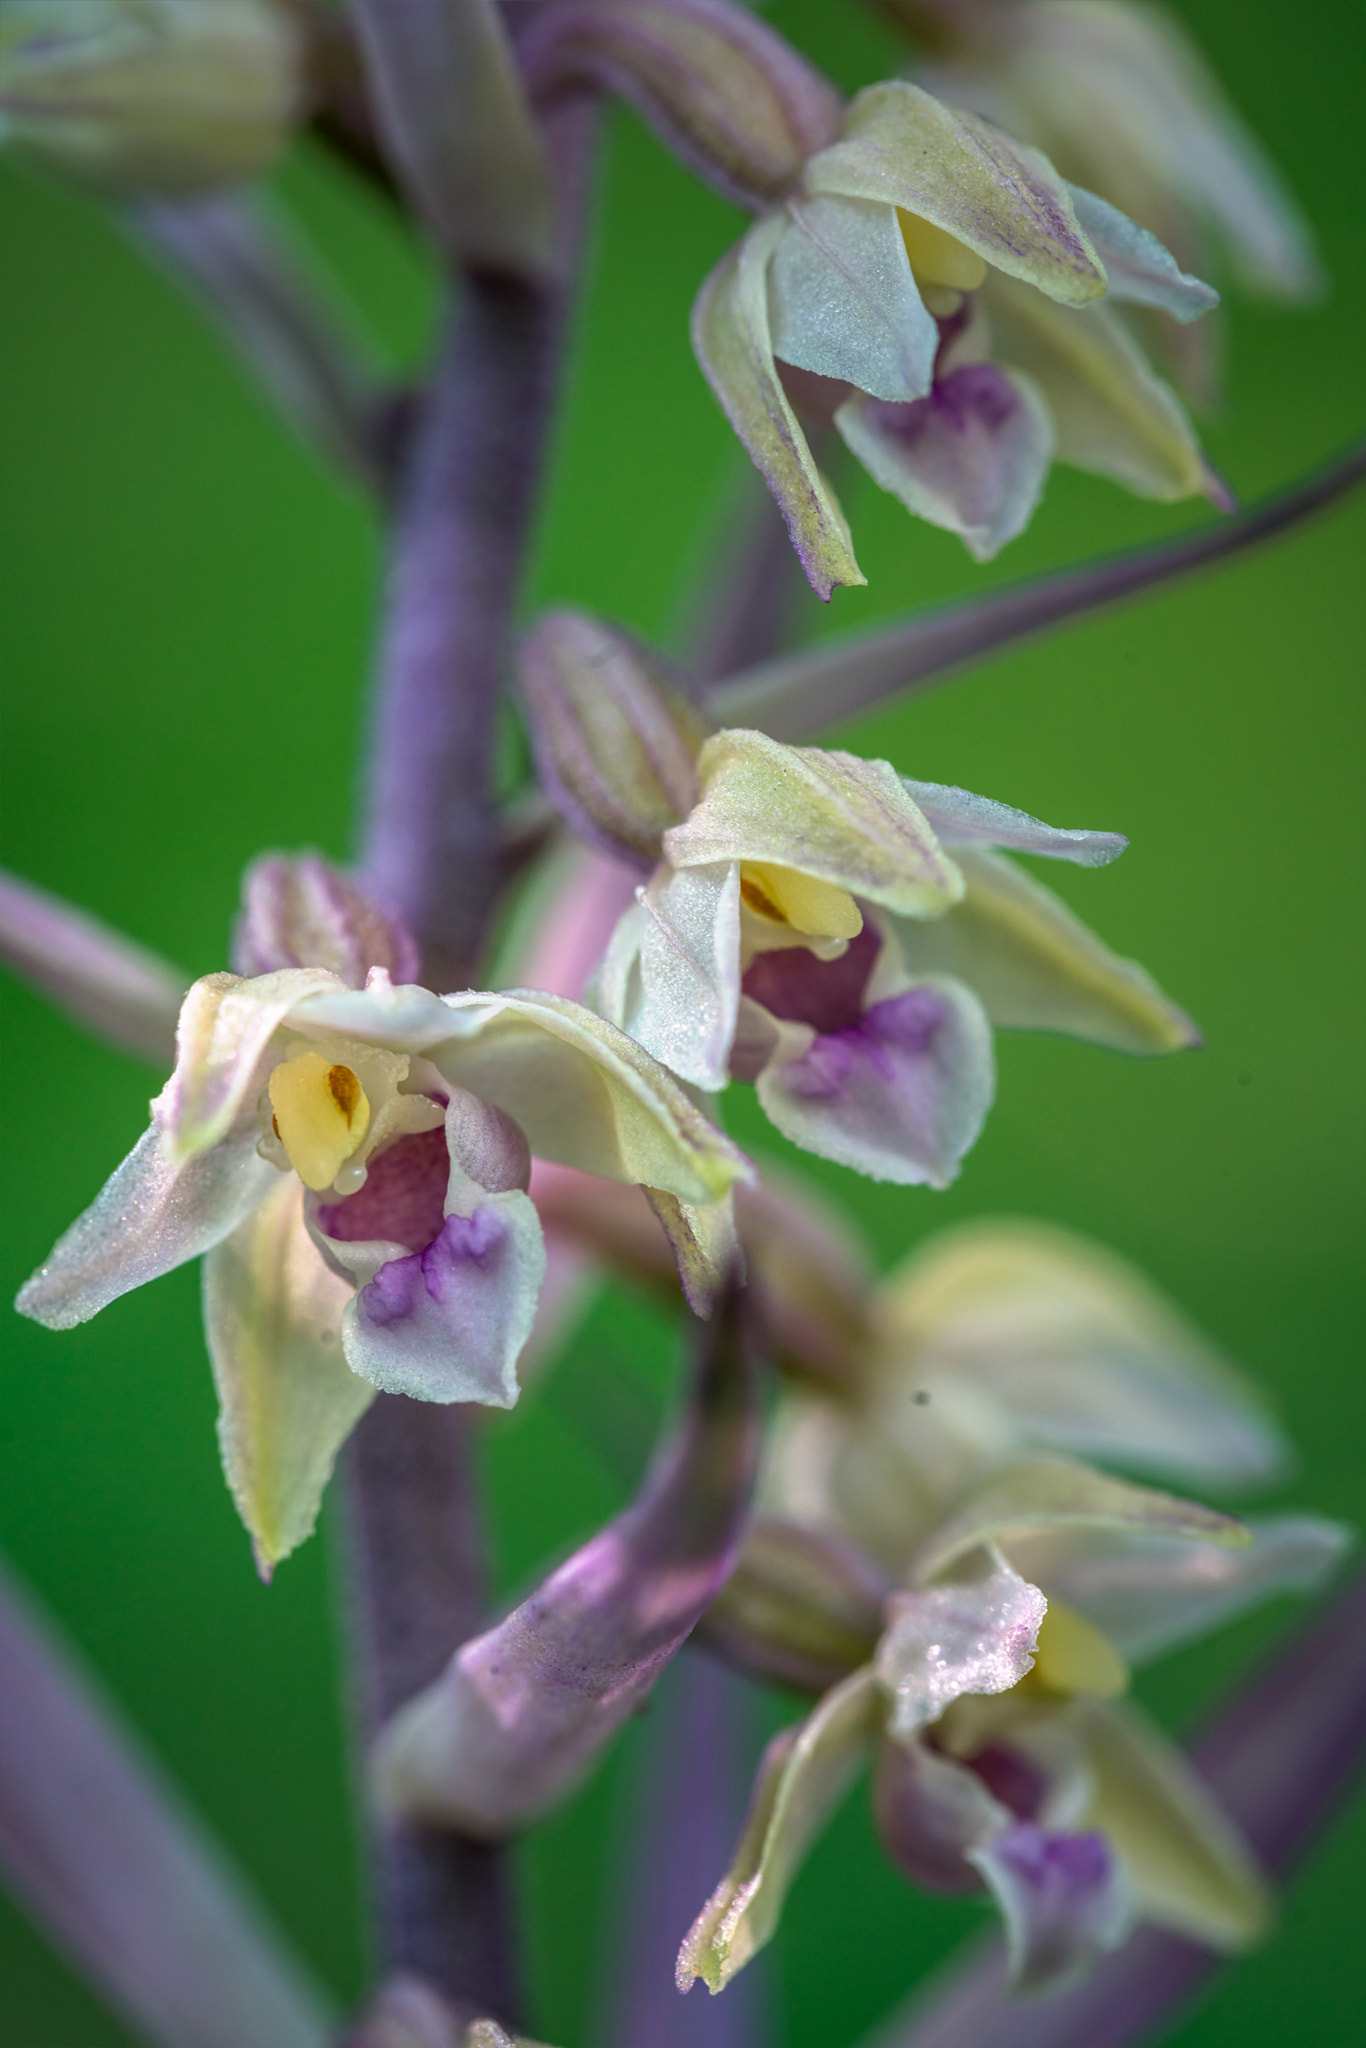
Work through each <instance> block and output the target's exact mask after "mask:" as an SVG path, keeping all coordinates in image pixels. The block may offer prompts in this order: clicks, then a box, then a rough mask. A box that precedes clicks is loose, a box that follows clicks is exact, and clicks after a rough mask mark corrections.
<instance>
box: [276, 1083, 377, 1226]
mask: <svg viewBox="0 0 1366 2048" xmlns="http://www.w3.org/2000/svg"><path fill="white" fill-rule="evenodd" d="M270 1106H271V1108H272V1110H273V1111H274V1112H275V1131H276V1135H277V1136H278V1138H279V1140H280V1143H281V1144H282V1145H283V1146H284V1148H285V1151H286V1152H287V1153H288V1154H289V1163H290V1165H291V1166H292V1167H293V1168H294V1171H295V1172H296V1173H297V1174H298V1176H299V1178H300V1180H301V1181H302V1182H303V1184H304V1186H305V1187H306V1188H312V1189H314V1190H315V1192H316V1193H319V1194H321V1193H322V1191H323V1189H324V1188H330V1187H331V1185H332V1183H333V1181H334V1180H335V1179H336V1177H337V1173H338V1170H339V1168H340V1167H341V1166H342V1165H344V1163H345V1162H346V1161H347V1160H348V1159H349V1158H350V1157H351V1154H352V1153H353V1152H354V1151H355V1150H356V1149H357V1147H358V1146H359V1145H361V1144H362V1143H363V1142H364V1139H365V1134H366V1132H367V1131H368V1130H369V1128H370V1104H369V1101H368V1100H367V1098H366V1094H365V1090H364V1089H363V1088H362V1087H361V1085H360V1081H359V1080H358V1079H357V1077H356V1075H355V1074H353V1073H352V1071H351V1069H350V1067H346V1066H342V1065H340V1064H339V1063H337V1062H336V1061H333V1060H328V1059H324V1058H323V1056H322V1054H321V1053H316V1052H301V1053H299V1054H298V1055H297V1056H296V1057H295V1058H294V1059H292V1060H284V1061H283V1062H282V1063H281V1064H280V1065H279V1066H278V1067H276V1068H275V1070H274V1072H273V1073H272V1074H271V1077H270Z"/></svg>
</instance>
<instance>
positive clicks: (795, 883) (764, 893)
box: [740, 860, 863, 939]
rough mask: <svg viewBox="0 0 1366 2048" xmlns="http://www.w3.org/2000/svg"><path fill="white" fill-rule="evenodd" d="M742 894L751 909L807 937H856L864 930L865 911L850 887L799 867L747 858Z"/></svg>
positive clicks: (741, 872) (741, 871)
mask: <svg viewBox="0 0 1366 2048" xmlns="http://www.w3.org/2000/svg"><path fill="white" fill-rule="evenodd" d="M740 894H741V896H742V897H743V898H744V900H745V901H746V903H748V904H749V907H750V909H751V910H757V911H758V912H759V914H760V915H761V916H762V917H771V918H776V919H778V920H779V921H780V922H781V923H783V924H790V925H791V927H792V929H793V931H796V932H801V933H802V934H803V935H804V936H805V937H807V938H813V939H856V938H857V937H858V935H859V933H860V932H861V931H862V930H863V913H862V911H861V910H860V909H859V907H858V905H857V903H855V901H854V899H853V897H852V896H851V895H850V894H849V891H848V890H847V889H840V888H837V887H836V885H835V884H834V883H833V882H822V881H820V880H818V878H817V877H816V876H815V875H804V874H802V873H801V872H800V871H799V870H798V869H797V868H785V867H779V866H777V865H776V864H775V863H773V862H771V861H766V860H747V861H745V862H744V863H743V864H742V866H741V868H740Z"/></svg>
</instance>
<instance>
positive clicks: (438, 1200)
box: [317, 1128, 450, 1252]
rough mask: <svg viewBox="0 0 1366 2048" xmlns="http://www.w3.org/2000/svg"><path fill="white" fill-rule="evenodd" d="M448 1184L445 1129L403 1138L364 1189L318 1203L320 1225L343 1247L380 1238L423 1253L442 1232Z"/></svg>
mask: <svg viewBox="0 0 1366 2048" xmlns="http://www.w3.org/2000/svg"><path fill="white" fill-rule="evenodd" d="M449 1180H450V1156H449V1153H448V1151H447V1148H446V1133H445V1131H444V1130H443V1129H441V1128H438V1129H436V1130H433V1131H418V1132H415V1133H413V1134H412V1135H410V1136H408V1137H403V1138H398V1139H396V1140H395V1142H394V1143H393V1144H392V1145H389V1146H386V1147H385V1149H384V1151H383V1152H380V1153H377V1154H376V1155H375V1157H374V1158H373V1159H372V1160H371V1161H370V1170H369V1174H368V1176H367V1178H366V1182H365V1185H364V1187H363V1188H361V1189H359V1190H358V1191H357V1193H355V1194H354V1195H348V1196H347V1198H346V1199H345V1200H344V1201H341V1202H327V1203H323V1204H320V1205H319V1207H318V1211H317V1220H318V1227H319V1229H320V1230H321V1231H322V1232H323V1233H324V1235H325V1236H327V1237H334V1238H337V1239H338V1240H339V1241H340V1242H341V1243H343V1244H357V1243H363V1242H365V1241H366V1240H369V1239H376V1238H378V1239H384V1240H387V1241H389V1242H392V1243H394V1244H403V1245H407V1247H408V1249H409V1251H411V1252H423V1251H425V1250H426V1249H427V1247H428V1245H430V1244H431V1243H432V1241H433V1240H434V1239H435V1238H437V1237H439V1236H440V1234H441V1227H442V1225H443V1223H444V1222H445V1220H446V1216H445V1206H444V1205H445V1200H446V1188H447V1185H448V1183H449Z"/></svg>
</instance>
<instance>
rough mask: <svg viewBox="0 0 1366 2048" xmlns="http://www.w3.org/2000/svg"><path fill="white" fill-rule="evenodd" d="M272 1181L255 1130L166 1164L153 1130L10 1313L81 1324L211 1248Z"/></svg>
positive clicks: (59, 1325) (58, 1325)
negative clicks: (181, 1161) (259, 1153)
mask: <svg viewBox="0 0 1366 2048" xmlns="http://www.w3.org/2000/svg"><path fill="white" fill-rule="evenodd" d="M278 1180H279V1174H278V1172H277V1170H276V1168H275V1167H273V1166H268V1165H267V1164H266V1162H265V1160H264V1159H261V1158H259V1157H258V1156H257V1152H256V1133H255V1131H254V1130H252V1131H247V1132H243V1133H239V1134H238V1135H236V1136H234V1137H231V1138H225V1139H224V1140H223V1142H222V1143H221V1144H218V1145H215V1146H214V1147H213V1148H212V1150H210V1151H208V1152H201V1153H199V1154H198V1155H197V1156H196V1157H194V1158H192V1159H189V1160H187V1161H186V1162H185V1164H184V1165H182V1166H173V1165H172V1164H171V1163H170V1161H169V1160H168V1159H167V1157H166V1153H165V1149H164V1147H163V1145H162V1141H161V1136H160V1133H159V1132H158V1131H157V1129H156V1126H155V1125H153V1127H152V1129H151V1130H149V1131H147V1132H145V1133H144V1134H143V1136H142V1137H141V1138H140V1139H139V1140H138V1142H137V1144H136V1145H135V1146H134V1148H133V1150H132V1151H131V1152H130V1153H129V1154H128V1157H127V1158H126V1159H125V1160H124V1161H123V1163H122V1165H121V1166H118V1167H116V1168H115V1170H114V1172H113V1173H112V1174H111V1176H110V1178H109V1179H108V1180H107V1181H106V1182H105V1185H104V1187H103V1188H102V1189H101V1191H100V1193H99V1194H98V1195H97V1196H96V1198H95V1200H94V1201H93V1202H92V1204H91V1205H90V1207H89V1208H88V1209H87V1210H86V1212H85V1214H84V1215H83V1216H78V1217H77V1219H76V1221H75V1222H74V1223H73V1224H72V1226H71V1228H70V1229H69V1230H68V1231H67V1232H66V1233H65V1235H64V1236H62V1237H60V1238H59V1239H58V1240H57V1243H56V1244H55V1245H54V1246H53V1248H52V1250H51V1251H50V1252H49V1254H48V1256H47V1258H46V1259H45V1260H44V1262H43V1264H42V1265H41V1266H40V1267H39V1268H38V1270H37V1272H36V1273H35V1274H34V1275H33V1278H32V1279H31V1280H29V1281H27V1282H26V1283H25V1285H24V1286H23V1287H22V1288H21V1289H20V1292H19V1296H18V1299H17V1301H16V1302H15V1307H16V1308H17V1309H18V1310H19V1312H20V1314H21V1315H26V1316H32V1317H33V1319H34V1321H35V1322H39V1323H45V1324H46V1325H47V1327H48V1329H50V1330H70V1329H73V1328H74V1327H75V1325H76V1324H77V1323H84V1322H88V1321H89V1320H90V1318H91V1316H93V1315H96V1314H98V1312H99V1311H100V1309H102V1308H106V1307H107V1306H108V1305H109V1303H110V1302H111V1301H116V1300H117V1299H118V1297H119V1296H120V1295H121V1294H127V1293H129V1292H130V1291H131V1289H133V1288H134V1287H141V1286H142V1284H143V1283H144V1281H147V1280H155V1279H157V1278H159V1276H160V1275H161V1274H162V1273H169V1272H170V1271H171V1270H172V1268H173V1267H175V1266H183V1265H184V1264H185V1262H186V1260H187V1259H195V1258H198V1257H199V1254H200V1253H201V1252H206V1251H208V1249H209V1247H210V1246H211V1245H215V1244H217V1243H218V1242H219V1241H220V1239H222V1238H225V1237H226V1236H227V1235H228V1233H229V1232H230V1231H233V1230H235V1229H236V1228H237V1226H238V1224H239V1223H241V1222H242V1221H243V1219H244V1218H245V1217H247V1216H248V1215H250V1213H251V1211H252V1210H253V1209H254V1208H255V1207H256V1204H257V1203H258V1202H259V1201H261V1200H263V1198H264V1197H265V1196H266V1195H267V1194H269V1193H270V1191H271V1189H272V1188H273V1187H274V1186H275V1185H276V1184H277V1182H278Z"/></svg>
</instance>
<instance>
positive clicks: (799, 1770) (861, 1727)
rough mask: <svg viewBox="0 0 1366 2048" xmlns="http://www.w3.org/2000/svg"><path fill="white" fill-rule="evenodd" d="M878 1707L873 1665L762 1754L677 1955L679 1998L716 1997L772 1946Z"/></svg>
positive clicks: (869, 1735)
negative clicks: (729, 1853) (718, 1869)
mask: <svg viewBox="0 0 1366 2048" xmlns="http://www.w3.org/2000/svg"><path fill="white" fill-rule="evenodd" d="M880 1711H881V1706H880V1699H879V1692H878V1685H877V1681H876V1679H875V1677H874V1675H873V1670H872V1666H871V1665H865V1666H864V1667H863V1669H862V1670H860V1671H855V1672H854V1673H853V1674H852V1676H851V1677H849V1678H846V1679H845V1680H844V1682H843V1684H842V1685H837V1686H836V1687H835V1689H834V1691H833V1692H829V1693H827V1694H826V1696H825V1698H824V1699H823V1700H822V1701H821V1703H820V1705H819V1706H818V1707H817V1708H816V1709H815V1711H814V1712H813V1713H812V1714H811V1715H810V1717H809V1718H808V1719H807V1720H805V1721H803V1722H802V1723H801V1724H800V1725H799V1726H798V1727H796V1728H787V1729H784V1730H783V1732H782V1733H781V1734H780V1735H775V1736H774V1738H773V1740H772V1742H770V1744H769V1745H768V1748H767V1749H766V1750H765V1751H764V1756H763V1761H762V1762H761V1764H760V1766H759V1775H758V1777H757V1778H756V1780H755V1785H754V1792H753V1795H752V1796H751V1799H750V1807H749V1812H748V1814H747V1815H746V1817H745V1825H744V1829H743V1832H742V1833H741V1836H740V1840H739V1843H738V1844H737V1846H736V1851H735V1856H734V1859H733V1861H732V1863H731V1866H730V1869H729V1870H728V1871H727V1872H726V1874H725V1876H724V1877H723V1878H722V1880H721V1882H720V1884H719V1885H718V1886H717V1887H716V1890H715V1891H714V1892H713V1893H712V1895H711V1897H710V1898H709V1899H708V1901H707V1903H706V1905H705V1906H704V1907H703V1908H702V1911H701V1912H700V1913H699V1915H698V1917H697V1919H696V1921H695V1922H694V1923H693V1926H692V1928H691V1930H690V1931H689V1934H688V1937H687V1940H686V1941H685V1942H684V1943H683V1946H682V1948H681V1949H680V1950H679V1955H678V1969H677V1978H678V1988H679V1990H680V1991H686V1990H687V1989H688V1987H689V1986H690V1985H691V1984H692V1983H693V1982H694V1981H695V1979H697V1978H698V1977H700V1978H701V1979H702V1980H703V1982H704V1983H705V1984H706V1985H707V1987H708V1989H709V1990H711V1991H720V1990H721V1989H722V1988H723V1986H725V1985H726V1984H728V1983H729V1982H730V1980H731V1978H732V1977H733V1976H734V1975H735V1974H736V1972H737V1971H738V1970H742V1969H743V1968H744V1966H745V1964H746V1963H747V1962H748V1961H749V1960H750V1958H751V1957H752V1956H754V1955H755V1954H757V1952H758V1951H759V1950H760V1949H761V1948H763V1946H764V1945H765V1943H766V1942H768V1941H770V1940H771V1939H772V1937H773V1933H774V1930H775V1929H776V1927H777V1925H778V1919H779V1916H780V1914H781V1912H782V1908H783V1901H784V1899H785V1898H786V1896H787V1892H788V1889H789V1887H790V1885H791V1883H792V1880H793V1878H794V1877H795V1875H796V1873H797V1869H798V1867H799V1866H800V1864H801V1861H802V1858H803V1857H804V1856H805V1854H806V1852H807V1850H808V1848H809V1847H810V1845H811V1843H812V1841H813V1840H814V1839H815V1837H816V1835H817V1834H818V1833H819V1832H820V1830H821V1828H822V1827H824V1825H825V1823H826V1821H827V1820H828V1819H829V1817H830V1815H831V1813H832V1812H833V1811H834V1809H835V1807H836V1806H837V1805H838V1804H839V1801H840V1799H841V1798H842V1797H843V1795H844V1792H845V1790H846V1788H847V1786H848V1784H849V1781H850V1779H851V1778H852V1777H853V1775H854V1772H855V1771H856V1770H857V1768H858V1765H859V1763H860V1761H861V1759H862V1757H863V1755H864V1753H865V1751H866V1750H867V1747H868V1744H869V1742H870V1741H871V1740H872V1737H873V1735H874V1733H875V1731H876V1728H877V1723H878V1718H879V1715H880Z"/></svg>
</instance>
